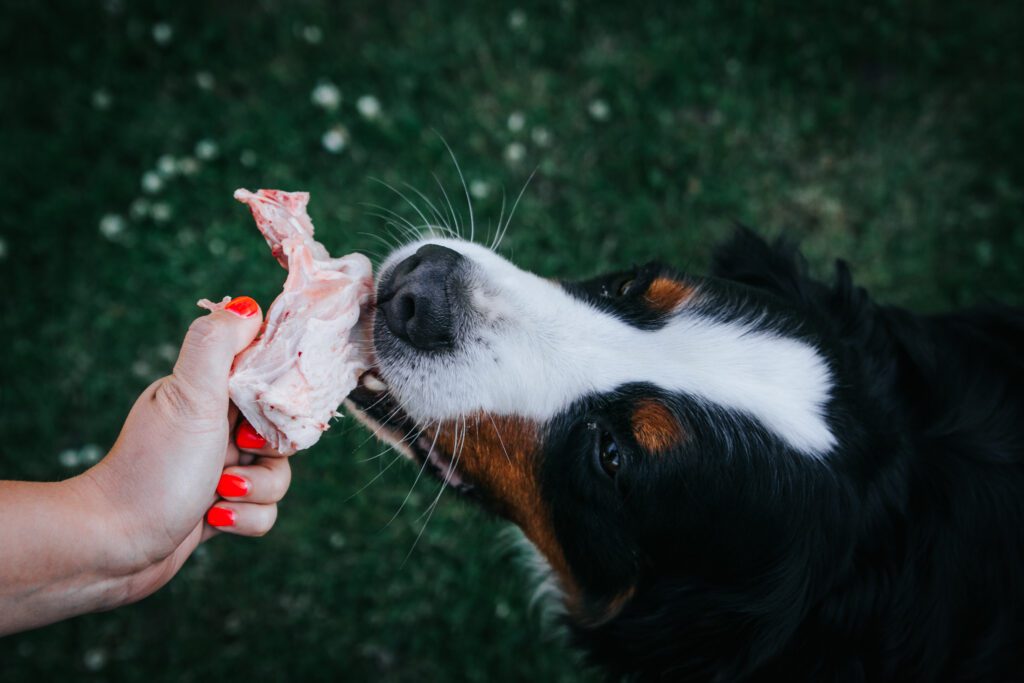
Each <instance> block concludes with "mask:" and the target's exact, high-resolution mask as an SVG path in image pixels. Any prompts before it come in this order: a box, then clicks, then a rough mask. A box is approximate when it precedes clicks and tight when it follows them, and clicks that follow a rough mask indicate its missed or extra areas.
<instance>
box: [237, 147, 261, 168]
mask: <svg viewBox="0 0 1024 683" xmlns="http://www.w3.org/2000/svg"><path fill="white" fill-rule="evenodd" d="M259 160H260V159H259V157H258V156H256V152H254V151H252V150H251V149H243V150H242V153H241V154H239V155H238V161H239V163H241V164H242V166H245V167H246V168H252V167H253V166H255V165H256V163H257V162H258V161H259Z"/></svg>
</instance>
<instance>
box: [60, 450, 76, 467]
mask: <svg viewBox="0 0 1024 683" xmlns="http://www.w3.org/2000/svg"><path fill="white" fill-rule="evenodd" d="M57 462H59V463H60V464H61V466H62V467H67V468H69V469H70V468H72V467H78V463H79V460H78V451H76V450H75V449H73V448H67V449H65V450H63V451H61V452H60V454H59V455H58V456H57Z"/></svg>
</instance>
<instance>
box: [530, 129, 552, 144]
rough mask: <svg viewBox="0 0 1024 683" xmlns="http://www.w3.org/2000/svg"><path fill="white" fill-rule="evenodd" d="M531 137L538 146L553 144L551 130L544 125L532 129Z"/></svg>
mask: <svg viewBox="0 0 1024 683" xmlns="http://www.w3.org/2000/svg"><path fill="white" fill-rule="evenodd" d="M530 139H531V140H533V144H535V145H537V146H538V147H547V146H548V145H550V144H551V131H549V130H548V129H547V128H545V127H544V126H536V127H535V128H534V129H533V130H532V131H530Z"/></svg>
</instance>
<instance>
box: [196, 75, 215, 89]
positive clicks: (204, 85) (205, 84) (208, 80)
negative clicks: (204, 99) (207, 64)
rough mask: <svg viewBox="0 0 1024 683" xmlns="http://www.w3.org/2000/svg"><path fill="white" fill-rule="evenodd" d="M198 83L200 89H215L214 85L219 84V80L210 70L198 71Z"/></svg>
mask: <svg viewBox="0 0 1024 683" xmlns="http://www.w3.org/2000/svg"><path fill="white" fill-rule="evenodd" d="M196 85H197V86H198V87H199V89H200V90H213V86H215V85H217V81H216V80H215V79H214V77H213V74H212V73H210V72H209V71H198V72H196Z"/></svg>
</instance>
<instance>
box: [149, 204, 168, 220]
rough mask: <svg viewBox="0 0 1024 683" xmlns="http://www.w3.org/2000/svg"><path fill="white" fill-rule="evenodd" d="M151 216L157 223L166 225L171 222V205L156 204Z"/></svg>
mask: <svg viewBox="0 0 1024 683" xmlns="http://www.w3.org/2000/svg"><path fill="white" fill-rule="evenodd" d="M150 214H151V215H152V216H153V220H155V221H156V222H157V223H166V222H167V221H169V220H171V205H170V204H168V203H167V202H155V203H154V204H153V208H152V209H151V210H150Z"/></svg>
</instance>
